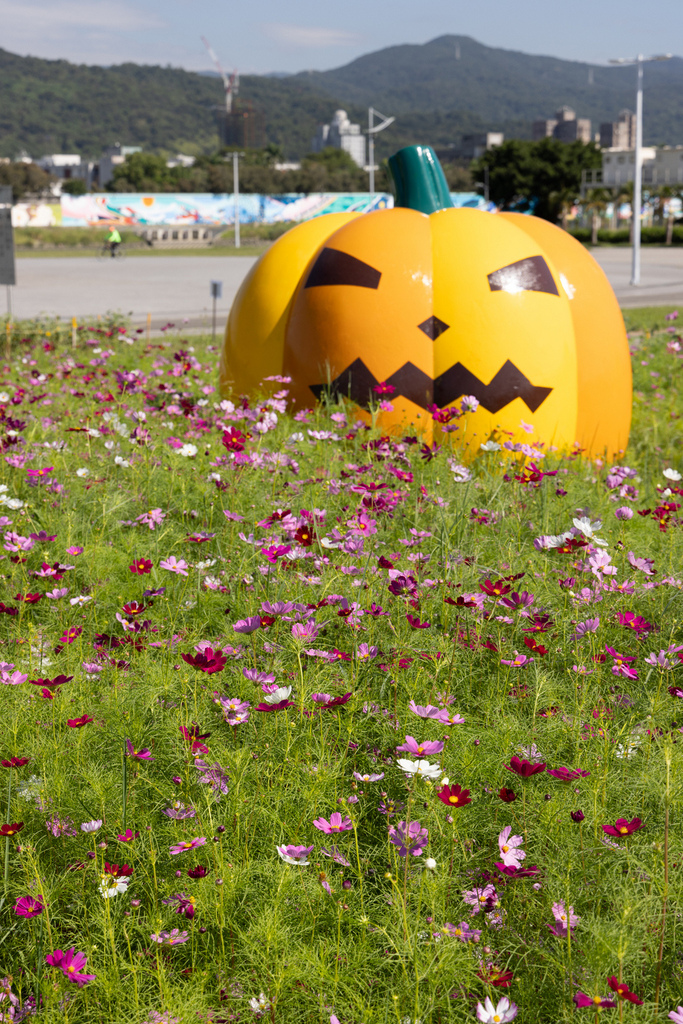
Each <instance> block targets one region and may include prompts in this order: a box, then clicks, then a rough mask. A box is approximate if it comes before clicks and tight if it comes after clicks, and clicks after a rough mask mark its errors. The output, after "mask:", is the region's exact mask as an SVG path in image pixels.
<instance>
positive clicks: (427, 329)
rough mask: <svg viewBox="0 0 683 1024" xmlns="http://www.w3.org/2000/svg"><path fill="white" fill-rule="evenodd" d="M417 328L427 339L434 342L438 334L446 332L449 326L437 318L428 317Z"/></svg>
mask: <svg viewBox="0 0 683 1024" xmlns="http://www.w3.org/2000/svg"><path fill="white" fill-rule="evenodd" d="M417 326H418V327H419V329H420V330H421V331H424V333H425V334H426V335H427V337H428V338H431V339H432V341H436V339H437V338H438V337H439V335H440V334H443V332H444V331H447V330H448V328H449V326H450V324H445V323H444V322H443V320H439V318H438V316H429V317H427V319H426V320H423V321H422V323H421V324H418V325H417Z"/></svg>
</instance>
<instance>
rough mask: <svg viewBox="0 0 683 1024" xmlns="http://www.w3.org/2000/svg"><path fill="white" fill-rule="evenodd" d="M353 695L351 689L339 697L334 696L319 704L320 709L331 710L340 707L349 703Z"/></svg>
mask: <svg viewBox="0 0 683 1024" xmlns="http://www.w3.org/2000/svg"><path fill="white" fill-rule="evenodd" d="M351 695H352V691H351V690H349V691H348V693H343V694H341V695H340V696H339V697H332V699H331V700H328V701H327V702H326V703H325V704H320V705H319V706H318V711H331V710H332V709H333V708H340V707H342V706H343V705H344V704H346V703H348V701H349V700H350V698H351Z"/></svg>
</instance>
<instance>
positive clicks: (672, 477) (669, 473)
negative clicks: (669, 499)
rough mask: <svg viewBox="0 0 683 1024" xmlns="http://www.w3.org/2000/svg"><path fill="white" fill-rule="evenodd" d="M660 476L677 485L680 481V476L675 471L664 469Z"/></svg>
mask: <svg viewBox="0 0 683 1024" xmlns="http://www.w3.org/2000/svg"><path fill="white" fill-rule="evenodd" d="M662 475H663V476H665V477H666V479H667V480H673V481H674V483H678V481H679V480H680V479H682V478H681V474H680V473H679V472H678V470H677V469H664V470H662Z"/></svg>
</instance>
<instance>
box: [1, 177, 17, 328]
mask: <svg viewBox="0 0 683 1024" xmlns="http://www.w3.org/2000/svg"><path fill="white" fill-rule="evenodd" d="M0 284H4V285H7V317H8V321H7V322H8V323H9V321H10V320H11V319H12V285H13V284H16V272H15V269H14V233H13V231H12V189H11V187H10V186H9V185H0Z"/></svg>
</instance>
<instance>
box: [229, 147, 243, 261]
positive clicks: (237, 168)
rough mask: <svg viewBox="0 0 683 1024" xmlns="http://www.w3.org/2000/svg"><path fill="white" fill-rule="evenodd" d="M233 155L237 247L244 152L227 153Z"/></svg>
mask: <svg viewBox="0 0 683 1024" xmlns="http://www.w3.org/2000/svg"><path fill="white" fill-rule="evenodd" d="M225 155H226V156H231V157H232V191H233V201H234V204H235V248H236V249H239V247H240V162H239V161H240V157H241V156H244V153H238V152H234V153H226V154H225Z"/></svg>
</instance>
